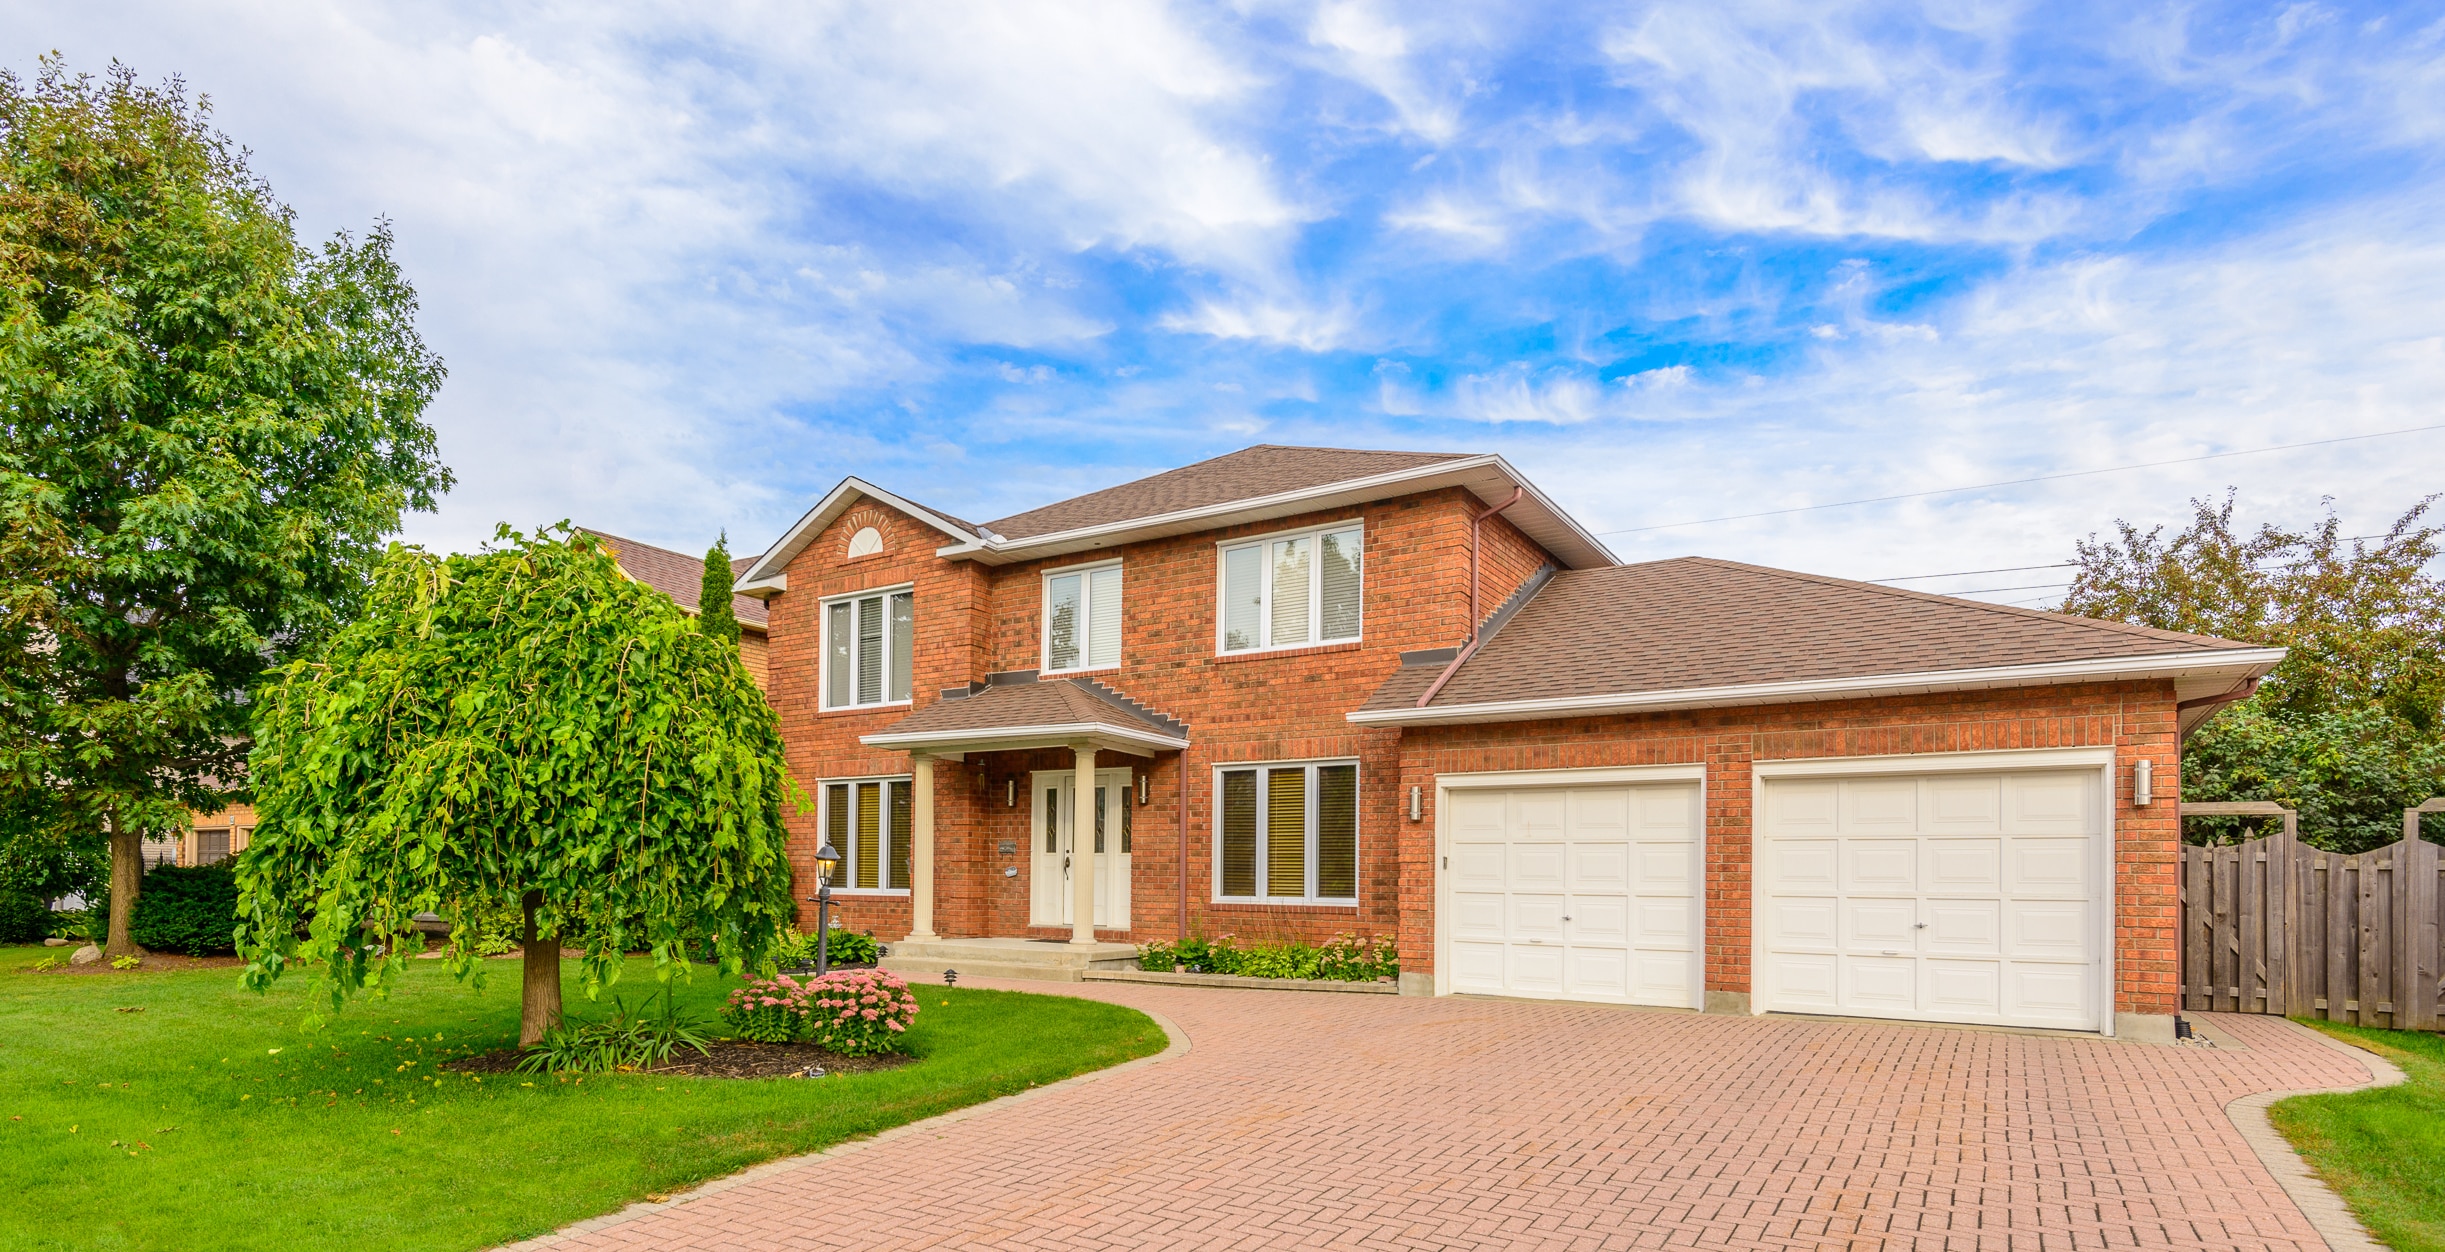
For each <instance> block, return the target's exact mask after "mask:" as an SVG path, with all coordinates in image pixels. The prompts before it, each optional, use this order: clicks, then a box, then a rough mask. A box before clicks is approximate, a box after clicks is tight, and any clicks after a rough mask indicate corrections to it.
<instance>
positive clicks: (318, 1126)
mask: <svg viewBox="0 0 2445 1252" xmlns="http://www.w3.org/2000/svg"><path fill="white" fill-rule="evenodd" d="M44 955H56V953H46V952H45V950H43V949H40V948H0V1194H4V1195H6V1196H7V1197H8V1199H7V1200H6V1202H5V1203H0V1249H6V1250H7V1252H16V1250H18V1249H63V1248H76V1249H122V1248H126V1249H135V1248H166V1247H177V1248H182V1249H195V1250H199V1252H200V1250H202V1249H214V1248H248V1249H253V1248H272V1247H279V1248H297V1249H305V1248H326V1247H346V1248H349V1249H352V1250H357V1249H363V1250H368V1252H370V1250H372V1249H469V1248H482V1247H489V1246H491V1245H493V1244H496V1243H501V1242H506V1241H509V1240H515V1239H520V1238H525V1237H528V1236H532V1235H537V1234H542V1233H544V1232H547V1231H550V1230H552V1229H554V1228H556V1227H559V1226H563V1225H566V1224H568V1223H570V1222H573V1221H578V1220H581V1219H584V1218H587V1217H592V1216H595V1215H597V1214H600V1213H605V1212H609V1211H611V1210H613V1209H616V1208H618V1207H620V1206H621V1205H623V1204H625V1203H628V1202H630V1201H634V1200H638V1199H642V1198H645V1197H647V1196H649V1195H657V1194H661V1193H666V1192H672V1191H678V1190H682V1189H685V1188H686V1187H688V1186H690V1185H692V1184H694V1183H698V1182H702V1181H704V1180H706V1179H711V1178H716V1177H719V1176H721V1175H724V1174H729V1173H733V1172H735V1171H737V1170H740V1169H743V1168H745V1167H747V1166H749V1165H753V1164H756V1163H757V1162H759V1161H765V1160H770V1159H773V1158H775V1157H780V1156H787V1155H791V1154H795V1153H801V1152H809V1151H814V1150H817V1149H820V1148H824V1147H827V1146H830V1145H832V1144H836V1143H839V1142H841V1141H843V1140H845V1139H850V1138H854V1137H857V1136H860V1135H867V1134H872V1133H874V1132H876V1131H879V1130H884V1129H887V1128H889V1127H892V1126H897V1125H901V1124H903V1123H906V1122H910V1121H915V1120H917V1119H919V1118H923V1117H928V1116H931V1115H933V1114H936V1113H941V1112H944V1111H947V1110H950V1109H955V1108H959V1107H962V1106H964V1105H970V1104H975V1103H978V1102H980V1101H984V1100H988V1099H992V1098H994V1097H996V1096H1001V1095H1006V1094H1008V1093H1011V1092H1014V1091H1020V1090H1024V1089H1025V1088H1028V1087H1031V1086H1036V1085H1039V1084H1042V1083H1048V1082H1053V1081H1056V1080H1058V1079H1062V1078H1066V1077H1069V1076H1071V1075H1073V1074H1078V1073H1083V1072H1085V1071H1088V1070H1093V1069H1100V1068H1103V1067H1105V1066H1108V1065H1113V1064H1117V1063H1119V1062H1121V1061H1124V1060H1128V1059H1130V1058H1132V1057H1138V1056H1145V1055H1149V1054H1151V1053H1154V1052H1158V1051H1161V1050H1162V1048H1163V1043H1164V1040H1163V1032H1162V1030H1161V1028H1159V1027H1157V1026H1156V1025H1155V1024H1154V1023H1153V1022H1152V1021H1151V1020H1150V1019H1148V1018H1147V1017H1145V1016H1144V1015H1143V1014H1140V1013H1137V1012H1135V1011H1132V1010H1129V1009H1124V1008H1120V1007H1117V1006H1113V1005H1107V1004H1101V1003H1097V1002H1095V1001H1091V1000H1080V999H1074V998H1071V997H1067V996H1031V995H1020V994H1014V993H1010V992H1001V991H977V990H970V989H967V988H959V989H951V988H945V987H939V986H921V987H920V988H919V991H920V995H921V997H922V1009H921V1011H920V1012H919V1014H918V1017H917V1023H916V1026H915V1027H914V1028H913V1029H912V1030H911V1031H910V1032H909V1048H910V1051H912V1052H913V1053H915V1054H916V1055H917V1056H918V1057H919V1058H921V1059H920V1060H919V1061H918V1062H917V1063H915V1064H912V1065H907V1066H904V1067H902V1068H899V1069H896V1070H886V1071H880V1072H875V1073H866V1074H855V1075H842V1076H835V1077H830V1078H823V1079H813V1080H806V1079H799V1080H791V1079H774V1080H737V1079H718V1078H703V1079H693V1078H667V1077H663V1078H657V1077H650V1076H639V1075H620V1076H608V1077H588V1078H585V1079H582V1080H576V1079H554V1078H549V1077H545V1078H532V1077H530V1076H528V1075H522V1074H521V1075H482V1076H469V1075H464V1074H456V1073H448V1072H444V1071H441V1070H438V1069H436V1068H435V1062H436V1061H438V1060H440V1059H442V1057H443V1054H444V1053H445V1052H447V1053H452V1054H458V1055H464V1054H466V1053H468V1052H483V1051H488V1050H491V1049H495V1048H501V1047H507V1046H509V1045H510V1044H511V1043H513V1042H514V1041H515V1039H516V1037H517V1023H518V967H517V966H516V965H515V964H514V963H512V962H506V961H504V962H497V963H493V964H492V966H491V976H490V986H489V987H488V988H486V989H485V990H483V991H481V992H478V991H476V990H473V989H471V988H468V987H465V986H462V985H460V984H458V983H456V982H453V981H452V980H451V979H450V977H449V975H448V973H447V971H445V970H443V969H440V968H438V966H439V962H431V963H419V965H418V967H417V968H415V969H414V970H413V972H412V973H411V974H410V976H409V977H408V978H407V980H406V984H405V986H404V987H402V988H401V989H400V990H398V991H397V992H395V993H394V994H393V995H392V996H391V997H390V998H388V999H386V1000H370V1001H369V1000H359V1001H356V1002H353V1003H351V1004H350V1005H349V1006H348V1008H347V1009H346V1010H345V1011H343V1012H342V1013H340V1014H339V1015H338V1016H336V1017H333V1018H330V1019H328V1021H327V1023H326V1025H325V1027H324V1028H323V1029H322V1030H320V1031H319V1032H308V1031H305V1030H302V1029H301V1028H300V1025H299V1023H300V1022H301V1021H302V1020H303V1018H304V1017H305V1016H306V1014H307V1012H308V1010H309V1008H310V1007H311V1005H310V1002H309V999H308V996H307V987H306V985H305V982H306V980H305V979H303V978H296V979H293V980H290V981H287V982H284V983H283V985H282V986H281V987H279V988H278V989H276V990H275V991H273V992H272V993H271V994H270V995H268V996H258V995H256V994H255V993H253V992H249V991H245V990H242V989H240V988H239V987H238V985H237V971H235V970H202V971H194V972H185V973H150V972H144V971H137V972H133V973H126V974H112V975H40V974H32V973H27V972H25V971H26V970H27V968H28V967H29V966H31V965H32V964H33V963H34V962H35V961H36V960H38V959H40V958H41V957H42V956H44ZM655 985H656V984H655V983H654V982H653V977H652V974H651V972H650V970H649V969H648V967H647V966H646V963H645V962H641V961H640V962H635V963H633V964H632V965H631V967H630V971H629V977H628V978H626V979H624V980H623V981H622V983H621V990H622V991H623V993H624V994H626V995H627V996H628V998H629V999H630V1000H631V1002H632V1003H633V1002H634V1001H635V1000H637V999H638V998H639V997H640V995H642V994H643V992H644V991H645V990H646V989H648V988H652V987H654V986H655ZM734 985H735V982H734V981H733V980H729V979H724V978H720V977H718V976H714V975H711V974H710V973H708V972H706V971H701V970H700V971H699V972H698V974H697V976H696V980H695V982H694V984H693V985H690V986H685V987H683V988H681V990H680V991H679V993H678V999H679V1003H680V1006H681V1008H682V1010H683V1011H687V1010H694V1011H696V1012H698V1013H700V1014H701V1015H703V1016H705V1017H707V1018H710V1017H712V1015H713V1011H714V1008H715V1006H716V1005H717V1004H718V1002H719V1001H720V999H721V997H722V996H723V995H724V994H725V993H726V992H727V991H728V990H729V989H730V987H732V986H734ZM570 988H571V990H570V992H569V997H570V998H569V1011H570V1013H571V1014H572V1016H579V1017H593V1016H600V1015H602V1014H603V1013H604V1012H605V1011H606V1010H608V1008H609V1007H610V1004H609V1000H608V998H606V999H605V1000H604V1001H603V1002H601V1003H600V1004H599V1005H598V1004H589V1003H588V1002H587V1001H586V1000H585V999H584V997H583V994H582V993H581V992H579V991H578V990H576V983H575V980H574V977H572V979H571V982H570ZM122 1009H141V1010H142V1011H141V1012H122V1011H120V1010H122Z"/></svg>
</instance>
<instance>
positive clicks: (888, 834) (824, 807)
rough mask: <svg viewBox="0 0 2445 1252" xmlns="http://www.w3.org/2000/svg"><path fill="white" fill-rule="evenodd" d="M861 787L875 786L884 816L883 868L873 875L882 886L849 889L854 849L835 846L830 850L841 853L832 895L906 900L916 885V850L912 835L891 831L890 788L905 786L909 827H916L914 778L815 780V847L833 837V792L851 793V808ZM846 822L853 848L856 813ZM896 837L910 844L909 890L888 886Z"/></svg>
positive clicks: (852, 879)
mask: <svg viewBox="0 0 2445 1252" xmlns="http://www.w3.org/2000/svg"><path fill="white" fill-rule="evenodd" d="M864 783H874V784H877V785H878V788H879V789H878V792H877V794H878V796H879V799H878V801H877V802H878V803H880V804H881V805H882V806H883V812H882V815H881V824H882V845H883V867H882V869H881V870H880V871H878V872H877V873H876V874H875V881H876V882H879V883H882V884H884V885H883V886H880V887H852V886H849V885H847V884H849V883H852V882H855V881H857V879H856V874H855V869H856V865H857V860H856V858H857V849H856V848H855V847H847V848H843V847H839V846H835V847H834V848H833V849H832V850H833V851H835V852H838V853H840V868H839V869H837V870H834V871H833V872H832V894H833V895H836V896H843V895H847V896H907V895H909V894H910V891H911V888H913V887H914V886H915V885H916V873H917V865H916V848H915V846H914V844H913V841H914V839H915V837H916V836H915V832H914V831H909V830H903V831H897V832H895V831H893V830H892V828H891V786H890V784H892V783H905V784H907V785H908V786H909V787H910V788H911V792H910V795H909V815H910V816H909V825H911V826H915V825H916V795H915V791H914V789H915V787H916V785H917V776H916V775H914V774H857V775H853V776H846V777H841V778H820V779H817V780H816V782H815V801H816V803H815V832H816V833H815V845H816V846H817V847H822V846H823V844H824V841H825V840H827V839H830V838H831V837H832V836H831V830H832V788H834V787H839V786H846V787H849V788H851V789H852V790H851V791H850V793H849V794H850V800H849V803H850V804H851V805H852V806H854V805H856V803H857V799H856V796H857V792H856V791H855V788H856V787H858V786H859V785H861V784H864ZM849 821H850V823H851V826H850V832H849V838H850V842H851V843H852V844H854V843H856V841H857V830H856V822H857V813H856V812H855V810H854V808H853V809H852V811H851V812H850V814H849ZM895 834H896V835H897V836H898V837H899V839H900V840H901V841H902V842H906V843H910V844H911V847H910V849H909V886H907V887H894V886H891V885H890V883H891V843H892V838H893V836H894V835H895Z"/></svg>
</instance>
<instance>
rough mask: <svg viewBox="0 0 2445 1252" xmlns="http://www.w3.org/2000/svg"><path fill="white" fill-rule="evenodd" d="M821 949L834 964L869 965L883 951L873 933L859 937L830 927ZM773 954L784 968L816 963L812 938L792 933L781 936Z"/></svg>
mask: <svg viewBox="0 0 2445 1252" xmlns="http://www.w3.org/2000/svg"><path fill="white" fill-rule="evenodd" d="M824 948H825V953H826V955H827V957H828V958H829V959H830V961H831V962H832V964H834V965H872V964H874V963H875V962H876V961H877V960H879V959H880V953H881V952H882V948H881V946H880V945H878V944H877V943H876V942H875V940H874V933H873V932H872V931H868V932H867V933H865V934H862V935H861V934H859V933H857V932H856V931H853V930H842V929H841V928H840V927H838V926H835V927H833V928H832V933H831V935H830V936H829V937H828V938H827V939H826V940H825V942H824ZM776 951H777V952H778V954H779V956H780V959H781V968H783V969H795V968H797V967H799V966H802V965H813V964H814V963H815V936H813V935H805V934H800V933H799V932H797V931H796V930H791V931H789V932H787V933H786V934H784V935H782V936H781V944H780V947H779V948H778V949H776Z"/></svg>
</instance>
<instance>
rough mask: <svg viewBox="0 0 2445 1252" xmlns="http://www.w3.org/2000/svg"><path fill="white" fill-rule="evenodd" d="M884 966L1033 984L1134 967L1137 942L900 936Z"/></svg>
mask: <svg viewBox="0 0 2445 1252" xmlns="http://www.w3.org/2000/svg"><path fill="white" fill-rule="evenodd" d="M890 947H891V955H889V956H886V957H884V958H883V968H885V969H887V970H890V971H891V972H892V973H895V974H898V975H900V976H902V977H904V978H905V977H922V978H926V979H927V980H929V981H932V980H936V979H939V978H941V977H942V973H943V971H944V970H957V971H959V973H960V974H961V975H962V976H965V977H975V978H1017V979H1027V980H1033V981H1036V982H1079V981H1082V980H1083V979H1084V978H1085V977H1086V973H1087V971H1088V970H1090V969H1132V968H1135V967H1136V965H1137V960H1138V949H1137V946H1136V945H1135V944H1128V943H1097V944H1076V945H1073V944H1069V943H1062V942H1055V941H1047V940H1043V939H929V940H923V941H919V940H902V941H900V942H898V943H894V944H891V945H890Z"/></svg>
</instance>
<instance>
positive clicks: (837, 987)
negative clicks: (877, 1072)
mask: <svg viewBox="0 0 2445 1252" xmlns="http://www.w3.org/2000/svg"><path fill="white" fill-rule="evenodd" d="M916 1020H917V996H916V993H915V992H912V991H910V990H909V989H908V983H907V981H906V980H904V979H902V978H901V977H900V976H899V975H898V974H891V973H885V972H884V971H882V970H879V969H852V970H840V971H836V972H834V973H829V974H825V975H824V976H823V977H821V978H816V979H813V980H811V981H809V982H808V983H807V1031H808V1036H809V1037H810V1038H812V1039H813V1040H814V1041H815V1042H816V1043H819V1044H821V1045H823V1046H824V1047H825V1048H826V1049H828V1050H830V1051H833V1052H838V1053H840V1054H841V1055H843V1056H873V1055H874V1054H876V1053H878V1052H896V1051H898V1050H899V1048H900V1042H901V1040H902V1039H904V1038H906V1037H907V1032H908V1028H909V1027H910V1026H911V1025H914V1024H915V1023H916Z"/></svg>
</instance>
